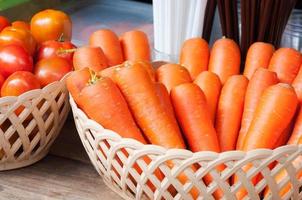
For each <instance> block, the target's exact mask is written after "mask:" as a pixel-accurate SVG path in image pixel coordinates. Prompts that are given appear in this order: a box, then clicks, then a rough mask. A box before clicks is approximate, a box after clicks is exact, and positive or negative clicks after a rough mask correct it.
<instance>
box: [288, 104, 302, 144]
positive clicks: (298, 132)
mask: <svg viewBox="0 0 302 200" xmlns="http://www.w3.org/2000/svg"><path fill="white" fill-rule="evenodd" d="M301 137H302V109H301V105H300V108H299V111H298V115H297V118H296V120H295V123H294V129H293V132H292V134H291V136H290V138H289V140H288V144H298V140H299V138H301Z"/></svg>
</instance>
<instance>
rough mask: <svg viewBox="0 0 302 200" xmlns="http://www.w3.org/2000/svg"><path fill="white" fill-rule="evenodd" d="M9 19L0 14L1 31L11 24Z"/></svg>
mask: <svg viewBox="0 0 302 200" xmlns="http://www.w3.org/2000/svg"><path fill="white" fill-rule="evenodd" d="M9 25H10V24H9V21H8V19H7V18H6V17H3V16H0V32H1V31H2V30H3V29H4V28H5V27H7V26H9Z"/></svg>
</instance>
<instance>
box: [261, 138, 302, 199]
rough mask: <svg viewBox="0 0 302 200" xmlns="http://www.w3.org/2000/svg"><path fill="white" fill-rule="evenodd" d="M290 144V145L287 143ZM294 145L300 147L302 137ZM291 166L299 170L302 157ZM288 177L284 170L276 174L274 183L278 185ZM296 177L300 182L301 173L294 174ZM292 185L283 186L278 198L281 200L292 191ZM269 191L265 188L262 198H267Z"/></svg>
mask: <svg viewBox="0 0 302 200" xmlns="http://www.w3.org/2000/svg"><path fill="white" fill-rule="evenodd" d="M288 144H290V143H288ZM295 144H298V145H301V144H302V137H300V138H298V139H297V140H296V143H295ZM292 164H293V166H294V167H295V168H296V169H299V168H300V167H301V164H302V156H298V157H297V158H296V159H295V160H294V161H293V162H292ZM287 177H288V173H287V171H285V170H282V171H281V172H280V173H278V174H277V175H276V178H275V180H276V182H277V184H279V183H280V182H281V181H283V180H284V179H285V178H287ZM296 177H297V179H298V180H300V181H301V179H302V171H301V170H300V171H298V173H297V174H296ZM292 187H293V185H292V183H291V182H289V183H287V184H285V185H284V186H283V187H282V188H281V190H279V196H280V197H281V198H282V197H284V195H286V194H287V193H288V192H289V191H290V190H291V189H292ZM270 192H271V191H270V189H269V188H268V187H267V188H266V190H265V191H264V197H267V196H268V195H269V194H270Z"/></svg>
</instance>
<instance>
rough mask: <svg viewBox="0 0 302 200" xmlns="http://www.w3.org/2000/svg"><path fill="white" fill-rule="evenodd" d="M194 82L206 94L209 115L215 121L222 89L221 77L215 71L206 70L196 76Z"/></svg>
mask: <svg viewBox="0 0 302 200" xmlns="http://www.w3.org/2000/svg"><path fill="white" fill-rule="evenodd" d="M194 83H195V84H196V85H198V86H199V87H200V89H201V90H202V91H203V93H204V95H205V96H206V100H207V105H208V109H209V115H210V118H211V120H212V122H213V123H215V115H216V109H217V103H218V99H219V95H220V90H221V82H220V79H219V77H218V76H217V75H216V74H214V73H213V72H209V71H204V72H201V73H200V74H199V75H198V76H197V77H196V79H195V80H194Z"/></svg>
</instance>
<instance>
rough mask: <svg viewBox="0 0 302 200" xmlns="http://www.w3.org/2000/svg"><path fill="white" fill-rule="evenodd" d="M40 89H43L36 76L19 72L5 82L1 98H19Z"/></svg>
mask: <svg viewBox="0 0 302 200" xmlns="http://www.w3.org/2000/svg"><path fill="white" fill-rule="evenodd" d="M39 88H41V87H40V83H39V81H38V79H37V78H36V77H35V75H34V74H32V73H31V72H27V71H18V72H15V73H13V74H12V75H10V76H9V77H8V78H7V79H6V80H5V82H4V83H3V85H2V88H1V96H2V97H4V96H19V95H21V94H23V93H24V92H27V91H29V90H34V89H39Z"/></svg>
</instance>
